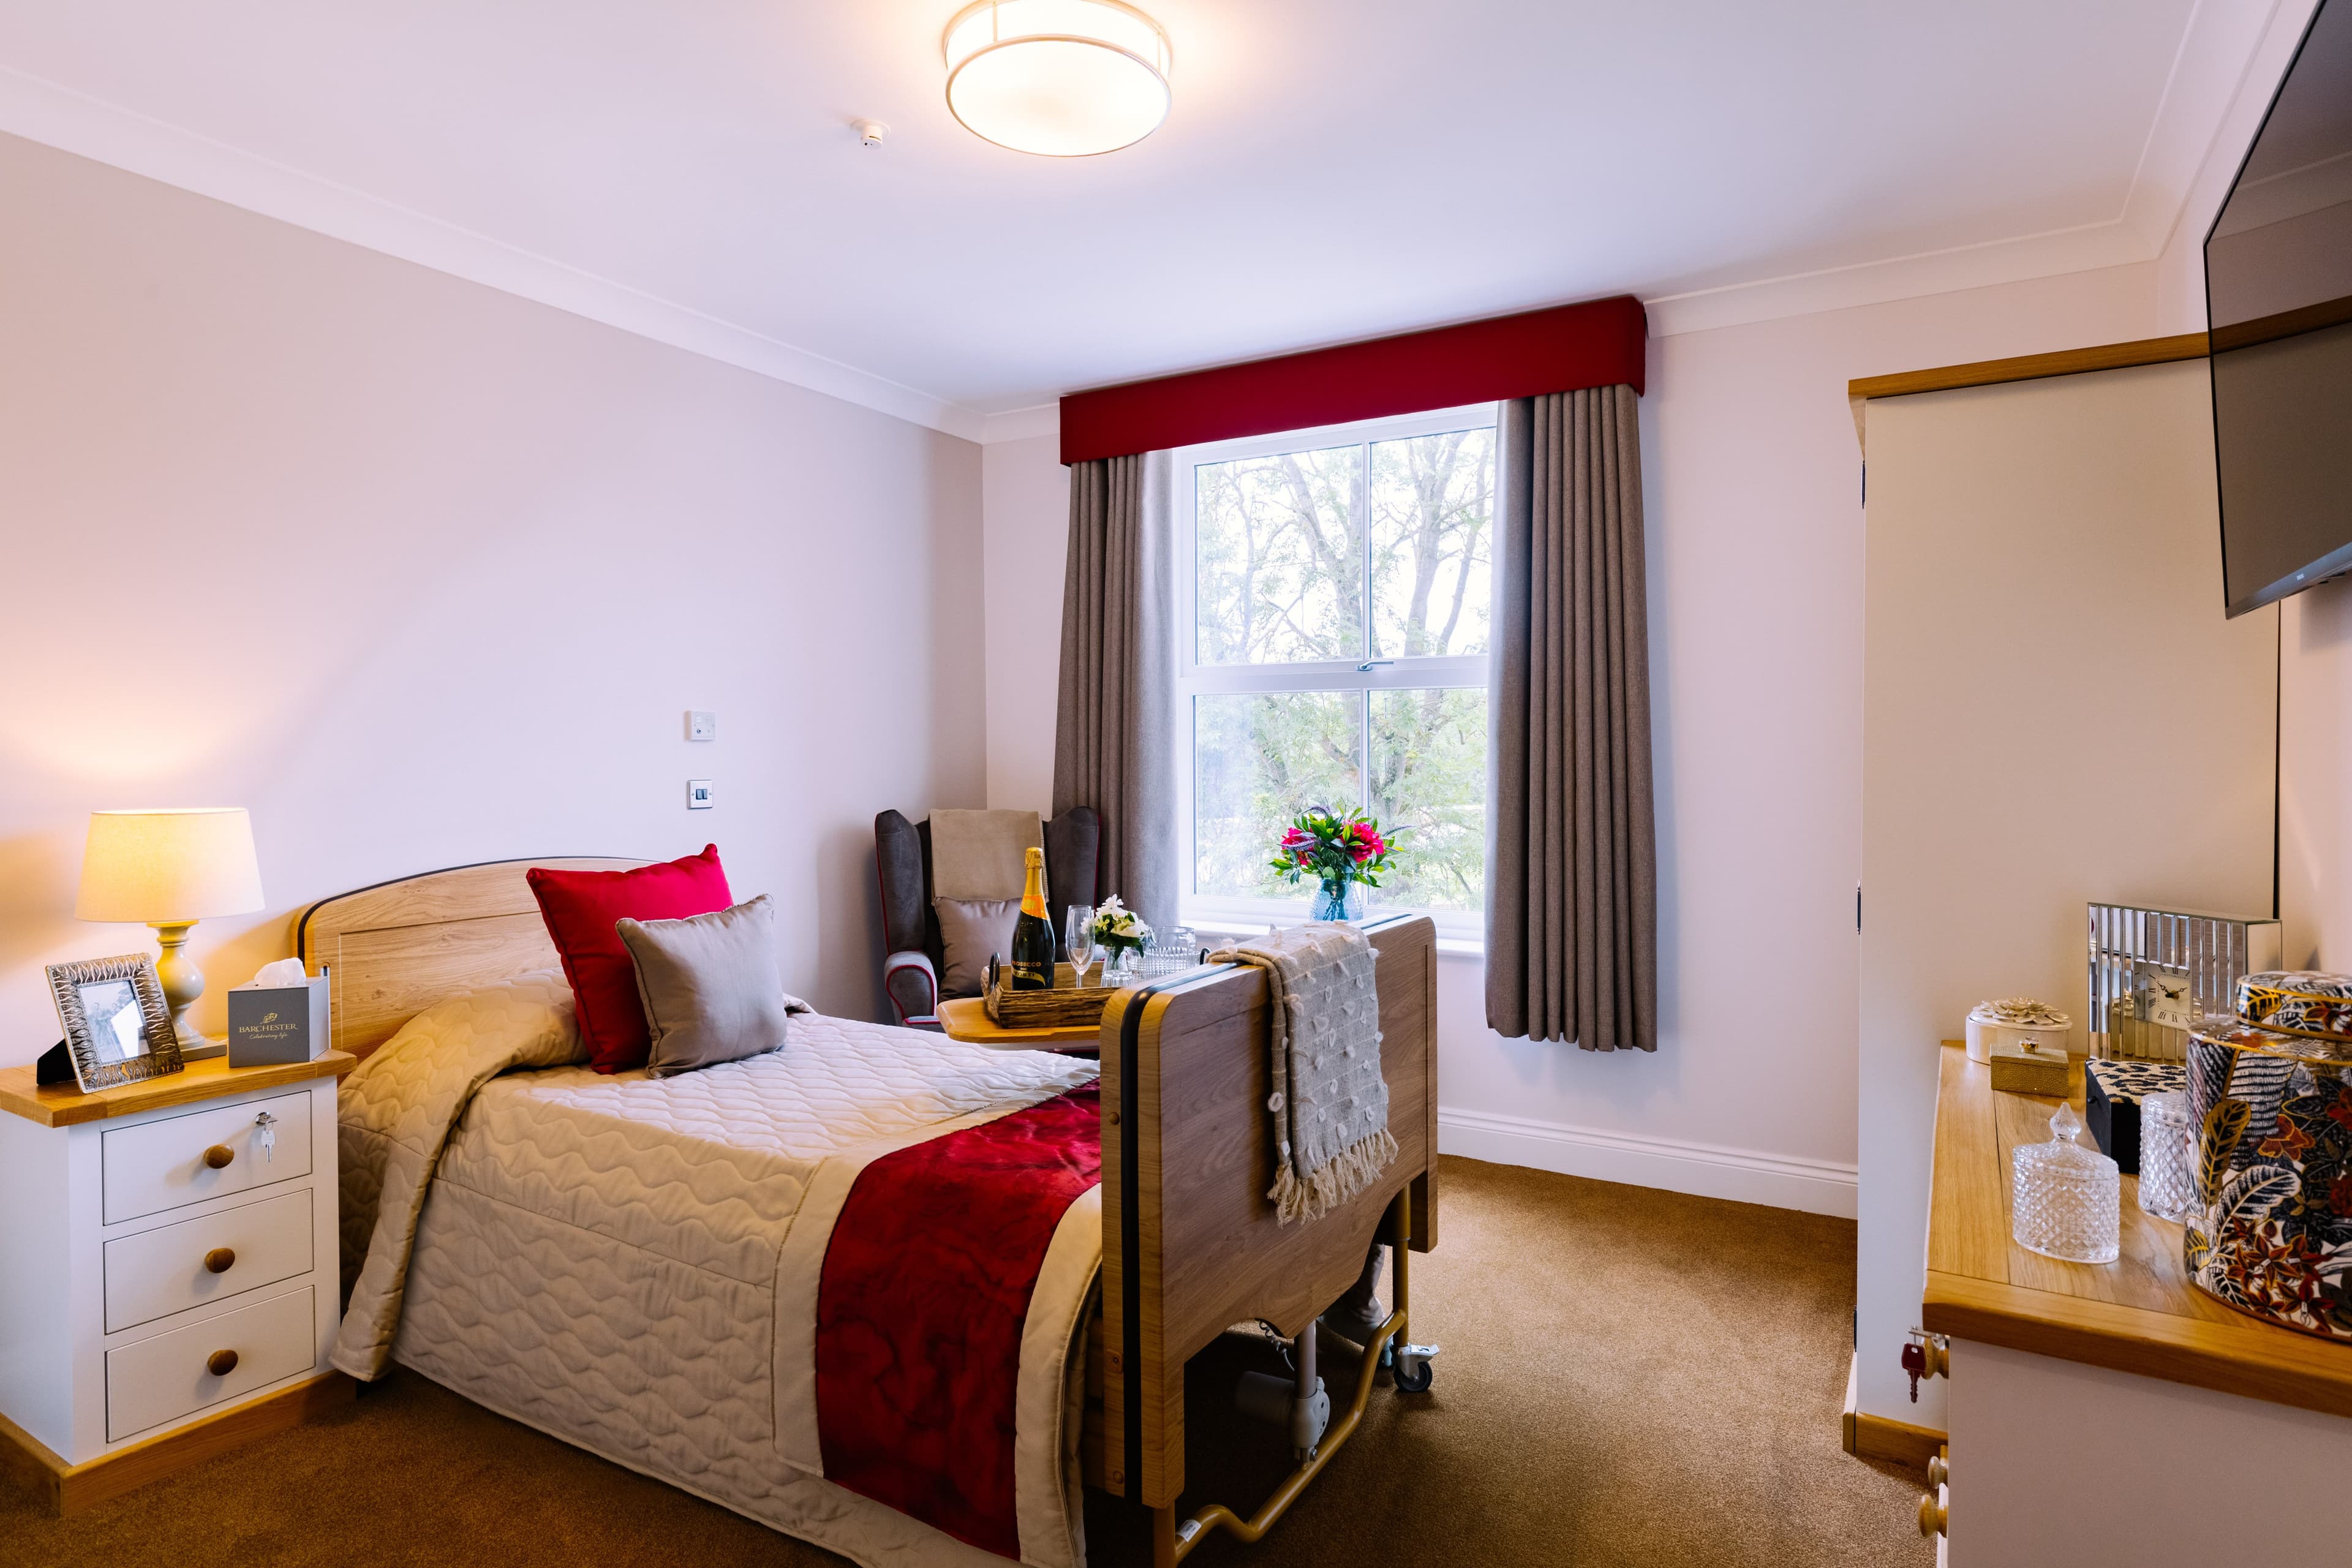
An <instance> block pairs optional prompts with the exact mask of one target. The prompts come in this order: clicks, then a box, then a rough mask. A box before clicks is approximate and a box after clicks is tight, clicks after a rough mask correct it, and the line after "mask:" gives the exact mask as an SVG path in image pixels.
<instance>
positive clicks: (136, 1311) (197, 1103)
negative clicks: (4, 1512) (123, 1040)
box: [0, 1051, 359, 1513]
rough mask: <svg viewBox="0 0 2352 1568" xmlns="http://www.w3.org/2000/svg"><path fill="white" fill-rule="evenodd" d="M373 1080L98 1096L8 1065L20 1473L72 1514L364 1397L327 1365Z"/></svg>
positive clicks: (9, 1345) (7, 1348) (2, 1303)
mask: <svg viewBox="0 0 2352 1568" xmlns="http://www.w3.org/2000/svg"><path fill="white" fill-rule="evenodd" d="M358 1065H359V1064H358V1060H357V1058H353V1057H351V1056H348V1055H346V1054H344V1053H343V1052H341V1051H330V1052H328V1053H326V1054H325V1055H323V1056H321V1057H320V1058H317V1059H315V1060H312V1061H308V1062H297V1063H290V1064H287V1065H283V1066H276V1067H257V1068H231V1067H229V1066H228V1064H227V1063H226V1061H225V1060H222V1059H219V1058H215V1059H213V1060H209V1061H200V1062H192V1063H190V1064H189V1065H188V1066H187V1068H185V1069H184V1070H183V1071H181V1072H177V1073H173V1074H172V1075H171V1076H170V1077H168V1078H159V1079H148V1080H146V1081H144V1082H142V1083H134V1084H125V1085H123V1086H121V1088H117V1089H100V1090H99V1091H97V1092H96V1093H93V1094H82V1093H79V1092H78V1091H77V1090H76V1089H74V1086H73V1085H71V1084H69V1083H68V1084H52V1085H49V1086H47V1087H40V1086H37V1084H36V1083H35V1081H34V1075H33V1069H32V1068H30V1067H20V1068H5V1069H0V1439H5V1440H0V1469H6V1470H9V1471H12V1472H14V1473H16V1474H17V1475H19V1476H20V1477H22V1478H23V1479H26V1480H27V1481H29V1482H30V1483H31V1484H32V1485H34V1486H35V1487H36V1488H37V1489H40V1490H41V1491H42V1492H43V1493H44V1495H45V1496H46V1497H47V1500H48V1503H49V1506H50V1508H51V1509H52V1510H55V1511H57V1512H59V1513H71V1512H73V1511H75V1510H78V1509H82V1508H87V1507H89V1505H91V1504H92V1503H96V1502H100V1501H103V1500H106V1499H107V1498H110V1497H114V1496H116V1495H118V1494H120V1493H121V1492H125V1491H128V1490H130V1489H131V1488H133V1487H135V1486H139V1485H141V1484H142V1483H144V1482H147V1481H151V1480H153V1479H157V1478H158V1477H161V1476H165V1475H169V1474H171V1473H172V1472H173V1471H175V1470H179V1469H184V1468H186V1467H188V1466H190V1465H193V1464H195V1463H197V1462H199V1461H201V1460H204V1459H207V1458H212V1457H213V1456H214V1455H215V1454H219V1453H222V1452H225V1451H226V1450H227V1449H230V1448H233V1447H236V1446H237V1445H238V1444H240V1443H243V1442H246V1441H248V1440H249V1439H251V1438H253V1437H256V1436H261V1435H262V1434H264V1433H268V1432H274V1431H278V1430H279V1429H281V1428H283V1427H287V1426H292V1425H294V1424H295V1423H297V1422H299V1421H300V1420H301V1419H302V1418H303V1417H304V1416H305V1415H309V1414H310V1412H312V1411H313V1410H315V1409H318V1408H320V1407H321V1406H322V1405H325V1404H328V1403H330V1402H332V1401H337V1400H343V1399H349V1398H350V1397H351V1396H352V1389H353V1384H352V1382H351V1380H350V1379H349V1378H346V1377H344V1376H342V1375H341V1373H333V1372H331V1371H330V1370H329V1368H328V1366H327V1350H328V1347H329V1346H330V1345H331V1343H332V1342H333V1340H334V1335H335V1327H336V1323H337V1321H338V1319H339V1318H340V1317H341V1296H340V1281H339V1279H338V1265H337V1250H336V1248H337V1241H336V1231H335V1217H336V1216H335V1202H336V1182H335V1143H336V1140H335V1089H336V1083H337V1080H338V1079H340V1078H341V1076H342V1075H343V1074H344V1073H347V1072H349V1071H351V1069H352V1068H354V1067H356V1066H358Z"/></svg>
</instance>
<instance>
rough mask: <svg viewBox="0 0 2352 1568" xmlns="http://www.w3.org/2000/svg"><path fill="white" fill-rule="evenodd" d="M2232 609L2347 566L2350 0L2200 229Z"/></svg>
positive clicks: (2307, 39)
mask: <svg viewBox="0 0 2352 1568" xmlns="http://www.w3.org/2000/svg"><path fill="white" fill-rule="evenodd" d="M2205 308H2206V320H2207V324H2208V326H2209V327H2210V330H2211V332H2212V355H2213V439H2214V455H2215V458H2216V463H2217V467H2218V469H2219V472H2220V477H2221V574H2222V580H2223V593H2224V596H2225V601H2226V604H2227V607H2228V610H2229V613H2230V614H2231V615H2232V616H2241V615H2243V614H2245V613H2246V612H2247V611H2248V610H2251V609H2253V608H2255V607H2257V606H2258V605H2267V604H2269V603H2271V602H2272V601H2273V600H2275V599H2283V598H2284V597H2286V596H2287V595H2289V594H2294V593H2299V592H2301V591H2302V590H2304V589H2305V588H2308V587H2311V586H2313V585H2314V584H2317V583H2320V582H2322V581H2324V580H2326V578H2329V577H2332V576H2334V575H2336V574H2337V573H2339V572H2345V571H2352V0H2328V3H2327V4H2326V5H2322V6H2321V7H2320V8H2319V10H2318V11H2317V12H2316V13H2315V14H2314V16H2312V19H2311V25H2310V26H2309V28H2308V29H2307V30H2306V31H2305V34H2304V37H2303V46H2302V47H2301V48H2300V49H2299V50H2298V51H2297V52H2296V55H2295V58H2294V65H2293V66H2292V67H2290V68H2289V69H2288V71H2287V74H2286V77H2285V79H2284V81H2282V82H2281V83H2280V84H2279V89H2278V95H2277V96H2276V97H2275V98H2273V100H2271V109H2270V114H2269V115H2268V117H2267V118H2265V119H2264V120H2263V128H2262V131H2261V132H2260V133H2259V134H2258V135H2257V136H2256V137H2255V138H2254V144H2253V146H2252V149H2251V150H2249V151H2248V153H2247V154H2246V161H2245V163H2244V166H2243V167H2242V168H2241V169H2240V170H2239V171H2238V180H2237V184H2235V185H2233V186H2231V191H2230V199H2229V200H2228V201H2227V202H2226V203H2224V204H2223V205H2222V207H2221V216H2219V217H2217V218H2215V219H2214V221H2213V227H2212V229H2211V231H2210V233H2208V234H2207V235H2206V237H2205Z"/></svg>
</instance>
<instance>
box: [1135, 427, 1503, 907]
mask: <svg viewBox="0 0 2352 1568" xmlns="http://www.w3.org/2000/svg"><path fill="white" fill-rule="evenodd" d="M1178 472H1179V495H1178V498H1177V499H1178V512H1179V524H1180V530H1181V532H1182V534H1183V539H1182V559H1184V560H1187V561H1189V562H1190V563H1191V571H1190V573H1189V574H1183V575H1184V576H1185V579H1186V580H1185V582H1184V584H1183V589H1184V593H1185V596H1186V600H1187V604H1188V605H1189V611H1190V613H1189V616H1188V617H1187V624H1188V629H1189V636H1188V637H1187V638H1186V642H1187V643H1188V644H1189V646H1188V647H1184V648H1183V649H1181V657H1180V660H1179V665H1180V691H1179V697H1180V701H1179V703H1178V708H1179V712H1180V724H1181V728H1182V733H1181V737H1180V739H1181V742H1182V744H1181V748H1180V755H1181V756H1182V757H1183V758H1184V759H1185V767H1184V777H1183V778H1182V780H1181V784H1182V786H1183V787H1182V789H1181V792H1180V793H1181V794H1182V795H1184V796H1186V797H1187V800H1188V804H1189V811H1188V813H1187V826H1188V828H1189V832H1190V837H1191V840H1192V888H1191V893H1192V897H1191V898H1190V899H1189V900H1188V901H1187V908H1188V910H1189V911H1190V912H1191V914H1192V917H1193V918H1211V919H1213V918H1215V917H1216V916H1218V915H1220V914H1223V915H1229V916H1247V915H1260V916H1266V917H1272V918H1291V917H1295V915H1296V913H1297V905H1299V904H1300V902H1301V900H1303V897H1304V894H1303V892H1302V891H1301V889H1298V888H1297V887H1294V886H1292V885H1291V884H1289V883H1287V882H1286V881H1284V880H1283V879H1281V877H1280V876H1279V875H1278V874H1277V873H1276V872H1275V871H1273V870H1272V869H1270V868H1268V867H1267V865H1266V860H1267V857H1268V853H1269V851H1270V849H1271V847H1272V845H1273V843H1274V841H1275V839H1276V838H1277V837H1280V835H1281V833H1282V830H1283V828H1284V827H1285V826H1286V825H1287V824H1288V822H1289V820H1290V818H1291V817H1293V816H1296V815H1297V813H1298V812H1299V811H1300V810H1302V809H1304V808H1305V807H1307V806H1308V805H1328V806H1335V807H1337V806H1349V805H1361V806H1363V807H1365V808H1366V809H1368V810H1370V811H1371V812H1372V813H1373V814H1374V815H1376V816H1379V817H1380V819H1381V822H1382V823H1383V824H1387V825H1391V826H1401V827H1405V828H1409V829H1410V830H1411V831H1410V833H1409V834H1408V835H1407V837H1406V838H1405V839H1404V843H1405V845H1406V846H1407V847H1409V848H1410V850H1411V853H1410V854H1409V855H1407V856H1405V857H1403V858H1402V866H1401V869H1399V870H1398V871H1397V872H1395V873H1392V874H1391V876H1390V877H1389V878H1387V879H1384V885H1383V886H1382V888H1381V889H1380V892H1379V893H1378V894H1377V895H1376V898H1377V900H1378V902H1379V903H1380V904H1381V905H1385V906H1389V907H1402V908H1412V909H1426V910H1431V911H1432V912H1433V913H1434V914H1436V915H1437V916H1438V918H1439V920H1440V923H1441V926H1442V927H1446V928H1450V929H1451V931H1453V933H1454V934H1475V932H1476V929H1477V921H1478V919H1479V917H1480V914H1481V911H1482V910H1483V906H1484V900H1485V885H1486V864H1485V860H1486V639H1487V617H1488V613H1489V605H1490V579H1491V569H1490V560H1491V552H1490V540H1491V536H1492V531H1493V528H1492V523H1493V515H1494V494H1495V429H1494V409H1493V407H1492V405H1482V406H1479V407H1476V408H1472V409H1454V410H1449V411H1446V412H1445V413H1442V414H1437V415H1429V416H1418V417H1416V418H1412V419H1405V420H1385V421H1380V422H1377V423H1375V424H1370V425H1367V426H1359V427H1354V428H1343V429H1339V430H1325V431H1316V432H1307V433H1300V434H1298V435H1295V436H1291V437H1269V438H1265V439H1263V440H1258V441H1253V442H1248V443H1223V444H1220V445H1218V446H1215V447H1198V448H1193V449H1192V450H1190V451H1188V452H1183V453H1180V454H1178Z"/></svg>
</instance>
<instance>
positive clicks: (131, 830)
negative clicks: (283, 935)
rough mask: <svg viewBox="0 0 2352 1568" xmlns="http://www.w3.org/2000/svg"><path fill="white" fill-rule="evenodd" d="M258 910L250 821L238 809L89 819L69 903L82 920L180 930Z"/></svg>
mask: <svg viewBox="0 0 2352 1568" xmlns="http://www.w3.org/2000/svg"><path fill="white" fill-rule="evenodd" d="M262 905H263V900H262V897H261V865H260V862H259V861H258V860H257V859H256V858H255V857H254V853H253V818H252V817H251V816H247V813H246V811H245V808H244V807H243V806H215V807H200V808H195V809H191V810H184V811H93V812H91V813H90V814H89V841H88V843H87V844H86V845H85V846H84V847H83V849H82V857H81V894H80V897H79V898H78V899H77V900H75V901H74V913H75V914H76V915H77V916H79V918H80V919H82V920H86V921H142V922H144V923H145V924H148V925H170V924H186V923H189V922H192V921H200V920H204V919H206V918H208V917H209V916H213V915H243V914H251V913H252V912H253V911H254V910H258V909H260V908H261V907H262Z"/></svg>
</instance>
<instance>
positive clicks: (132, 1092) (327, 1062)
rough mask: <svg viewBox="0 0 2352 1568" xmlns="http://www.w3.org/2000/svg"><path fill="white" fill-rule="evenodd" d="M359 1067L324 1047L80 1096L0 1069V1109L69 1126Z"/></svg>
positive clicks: (22, 1072)
mask: <svg viewBox="0 0 2352 1568" xmlns="http://www.w3.org/2000/svg"><path fill="white" fill-rule="evenodd" d="M359 1065H360V1059H359V1058H357V1057H355V1056H352V1055H350V1054H349V1053H348V1052H344V1051H328V1052H326V1053H325V1054H324V1055H321V1056H318V1057H314V1058H311V1059H310V1060H309V1061H307V1062H286V1063H283V1064H280V1065H278V1066H274V1067H259V1068H233V1067H231V1066H229V1065H228V1058H226V1057H207V1058H205V1059H204V1060H202V1061H195V1062H190V1063H189V1064H188V1065H187V1066H186V1067H184V1068H181V1069H180V1070H179V1071H178V1072H175V1073H170V1074H167V1075H166V1076H164V1077H163V1078H151V1079H141V1080H140V1081H139V1082H137V1083H126V1084H121V1085H119V1086H117V1087H116V1088H113V1089H97V1090H95V1091H93V1092H91V1093H89V1094H84V1093H82V1092H81V1090H79V1089H76V1088H75V1087H74V1086H73V1085H72V1084H70V1083H51V1084H41V1083H36V1082H35V1081H34V1075H33V1068H32V1067H31V1065H30V1064H29V1063H28V1064H26V1066H24V1067H15V1068H0V1110H5V1111H9V1112H12V1113H13V1114H15V1115H17V1116H21V1117H23V1118H25V1120H26V1121H37V1122H39V1123H40V1124H41V1125H42V1126H44V1127H71V1126H73V1125H74V1124H76V1123H77V1122H82V1121H105V1120H106V1119H107V1118H108V1117H110V1116H136V1115H138V1114H139V1113H140V1112H141V1111H142V1110H163V1109H164V1108H165V1107H166V1106H173V1105H192V1104H194V1103H195V1102H196V1101H198V1100H217V1099H219V1098H220V1097H221V1096H223V1095H225V1094H244V1093H246V1092H247V1090H250V1089H275V1088H277V1087H278V1085H279V1084H282V1083H304V1082H308V1081H309V1080H310V1079H314V1078H341V1077H342V1076H343V1075H344V1074H345V1073H347V1072H349V1071H351V1070H352V1068H355V1067H357V1066H359Z"/></svg>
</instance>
